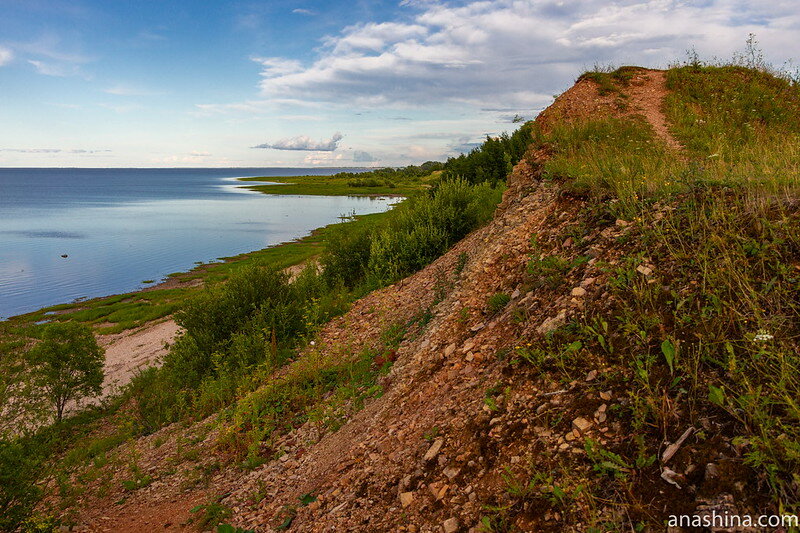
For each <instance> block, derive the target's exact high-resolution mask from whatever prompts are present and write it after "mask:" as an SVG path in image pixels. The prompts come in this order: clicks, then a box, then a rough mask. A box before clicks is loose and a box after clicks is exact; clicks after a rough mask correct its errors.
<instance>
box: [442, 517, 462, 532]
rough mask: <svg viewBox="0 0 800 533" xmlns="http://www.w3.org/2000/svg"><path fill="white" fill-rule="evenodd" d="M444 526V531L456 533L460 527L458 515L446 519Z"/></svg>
mask: <svg viewBox="0 0 800 533" xmlns="http://www.w3.org/2000/svg"><path fill="white" fill-rule="evenodd" d="M442 527H444V533H456V531H458V527H459V525H458V518H456V517H453V518H448V519H447V520H445V521H444V524H442Z"/></svg>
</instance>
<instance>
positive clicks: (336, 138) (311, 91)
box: [0, 0, 800, 167]
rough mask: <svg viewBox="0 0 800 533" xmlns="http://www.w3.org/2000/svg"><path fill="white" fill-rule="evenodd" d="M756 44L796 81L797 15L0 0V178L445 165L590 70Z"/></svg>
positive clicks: (724, 52) (412, 1)
mask: <svg viewBox="0 0 800 533" xmlns="http://www.w3.org/2000/svg"><path fill="white" fill-rule="evenodd" d="M750 33H754V34H755V35H756V38H757V40H758V42H759V46H760V48H761V49H763V51H764V55H765V57H766V59H767V60H768V61H770V62H771V63H772V64H773V65H775V66H777V67H781V68H783V67H787V68H789V69H794V68H795V67H794V66H793V65H794V63H791V60H792V56H791V54H792V53H794V52H795V51H797V50H798V48H797V42H798V40H800V6H798V4H797V2H796V0H771V1H769V2H767V1H763V2H762V1H758V2H756V1H750V0H748V1H743V0H698V1H678V0H649V1H641V0H640V1H597V0H576V1H548V0H496V1H477V2H475V1H453V2H443V1H438V0H402V1H400V0H394V1H387V0H371V1H368V0H327V1H317V0H307V1H298V2H286V1H280V2H279V1H271V0H270V1H260V2H259V1H226V0H219V1H215V2H197V1H190V0H183V1H178V0H157V1H156V0H138V1H137V2H118V1H107V0H105V1H91V0H63V1H53V0H0V166H2V167H261V166H289V167H291V166H301V167H306V166H308V167H312V166H336V167H347V166H384V165H385V166H399V165H408V164H417V163H420V162H423V161H426V160H444V159H446V158H447V157H449V156H453V155H457V154H459V153H461V152H464V151H468V150H470V149H471V148H473V147H474V146H476V145H477V143H480V142H481V140H482V139H483V138H485V136H486V135H496V134H498V133H500V132H503V131H513V130H514V129H515V127H516V125H515V124H513V123H512V120H513V118H514V117H515V116H521V117H524V118H526V119H529V118H532V117H534V116H535V115H536V114H537V113H538V112H539V111H541V110H542V109H543V108H545V107H546V106H547V105H549V104H550V103H551V102H552V100H553V98H554V96H555V95H557V94H559V93H560V92H563V91H564V90H566V89H567V88H569V87H570V86H571V85H572V83H574V81H575V79H576V78H577V77H578V76H579V75H580V74H581V73H582V72H583V71H585V70H589V69H592V68H595V67H596V66H601V67H608V66H620V65H642V66H648V67H655V68H663V67H666V66H669V65H670V64H675V63H676V62H680V61H683V60H685V59H686V57H687V50H690V49H694V50H696V51H697V53H698V54H699V55H700V56H701V57H703V58H706V59H712V58H715V57H716V58H723V59H727V58H730V57H732V55H733V54H734V53H736V52H737V51H742V50H743V49H744V44H745V41H746V39H747V37H748V35H749V34H750ZM795 59H798V60H800V57H798V58H795Z"/></svg>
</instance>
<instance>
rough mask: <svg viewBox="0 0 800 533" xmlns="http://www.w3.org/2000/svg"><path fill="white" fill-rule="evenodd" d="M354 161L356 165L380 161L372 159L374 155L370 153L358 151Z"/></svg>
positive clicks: (355, 153) (355, 152)
mask: <svg viewBox="0 0 800 533" xmlns="http://www.w3.org/2000/svg"><path fill="white" fill-rule="evenodd" d="M353 161H354V162H355V163H374V162H375V161H378V159H377V158H375V157H372V154H370V153H369V152H363V151H359V150H356V151H354V152H353Z"/></svg>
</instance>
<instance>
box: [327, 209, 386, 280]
mask: <svg viewBox="0 0 800 533" xmlns="http://www.w3.org/2000/svg"><path fill="white" fill-rule="evenodd" d="M348 226H349V225H348V224H343V225H340V226H336V227H334V228H332V229H331V231H330V233H329V234H328V236H327V240H326V243H325V251H324V252H323V253H322V257H321V258H320V265H321V266H322V271H323V278H324V279H325V280H326V281H327V283H328V285H329V286H331V287H334V286H336V285H337V284H342V285H344V286H345V287H348V288H353V287H355V286H356V285H357V284H358V283H360V282H361V280H363V279H364V277H365V276H366V273H367V267H368V265H369V254H370V248H371V246H372V232H373V230H374V228H372V227H363V226H360V227H359V228H358V229H356V230H352V229H351V228H350V227H348Z"/></svg>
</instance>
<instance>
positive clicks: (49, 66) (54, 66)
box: [28, 59, 78, 78]
mask: <svg viewBox="0 0 800 533" xmlns="http://www.w3.org/2000/svg"><path fill="white" fill-rule="evenodd" d="M28 63H30V64H31V65H33V67H34V68H35V69H36V72H38V73H39V74H44V75H45V76H55V77H58V78H63V77H66V76H74V75H75V74H77V73H78V67H76V66H75V65H70V64H63V63H51V62H47V61H39V60H37V59H29V60H28Z"/></svg>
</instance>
